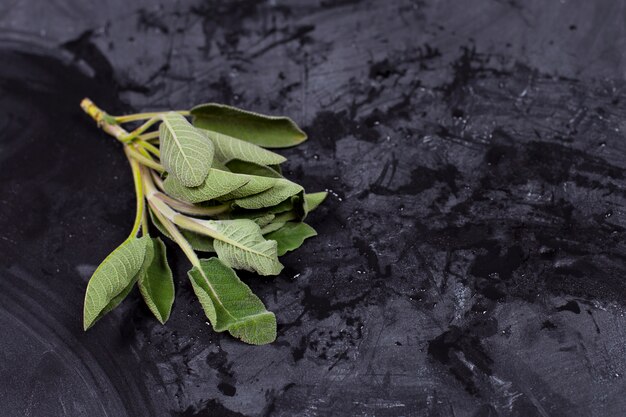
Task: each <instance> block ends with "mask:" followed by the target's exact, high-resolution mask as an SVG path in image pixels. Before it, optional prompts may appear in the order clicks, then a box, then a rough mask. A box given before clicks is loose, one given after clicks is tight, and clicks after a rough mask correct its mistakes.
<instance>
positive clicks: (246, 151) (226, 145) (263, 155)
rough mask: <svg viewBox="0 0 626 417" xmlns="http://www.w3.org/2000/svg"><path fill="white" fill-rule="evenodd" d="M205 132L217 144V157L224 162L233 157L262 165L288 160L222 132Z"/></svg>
mask: <svg viewBox="0 0 626 417" xmlns="http://www.w3.org/2000/svg"><path fill="white" fill-rule="evenodd" d="M204 132H205V133H206V134H207V136H208V137H209V139H210V140H211V141H212V142H213V144H214V145H215V154H216V155H217V158H218V159H219V160H220V161H223V162H224V163H228V162H229V161H231V160H233V159H240V160H242V161H247V162H254V163H257V164H261V165H274V164H282V163H283V162H285V161H286V160H287V159H286V158H285V157H284V156H282V155H279V154H277V153H274V152H272V151H268V150H267V149H263V148H261V147H260V146H256V145H253V144H252V143H248V142H245V141H243V140H239V139H235V138H233V137H231V136H227V135H223V134H221V133H217V132H211V131H210V130H205V131H204Z"/></svg>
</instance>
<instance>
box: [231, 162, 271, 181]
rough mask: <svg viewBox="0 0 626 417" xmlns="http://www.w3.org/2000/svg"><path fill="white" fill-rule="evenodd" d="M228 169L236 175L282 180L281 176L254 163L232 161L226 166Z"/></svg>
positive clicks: (268, 168) (264, 166) (266, 167)
mask: <svg viewBox="0 0 626 417" xmlns="http://www.w3.org/2000/svg"><path fill="white" fill-rule="evenodd" d="M226 166H227V167H228V169H229V170H230V171H232V172H236V173H238V174H248V175H258V176H261V177H271V178H282V175H281V174H280V173H279V172H278V171H276V170H274V169H273V168H270V167H268V166H266V165H259V164H255V163H254V162H248V161H242V160H240V159H233V160H232V161H228V163H227V164H226Z"/></svg>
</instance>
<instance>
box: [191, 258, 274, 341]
mask: <svg viewBox="0 0 626 417" xmlns="http://www.w3.org/2000/svg"><path fill="white" fill-rule="evenodd" d="M188 275H189V278H190V280H191V284H192V286H193V289H194V292H195V293H196V296H197V297H198V299H199V300H200V304H201V305H202V308H203V309H204V312H205V314H206V316H207V317H208V319H209V321H210V322H211V325H212V326H213V329H214V330H215V331H217V332H223V331H225V330H228V332H229V333H230V334H231V335H233V336H234V337H236V338H238V339H241V340H242V341H244V342H246V343H250V344H253V345H264V344H267V343H271V342H273V341H274V340H275V339H276V317H275V316H274V314H273V313H271V312H269V311H267V309H266V308H265V306H264V305H263V302H262V301H261V300H260V299H259V298H258V297H257V296H256V295H254V293H253V292H252V290H250V287H248V286H247V285H246V284H245V283H244V282H242V281H241V280H240V279H239V277H237V274H236V273H235V271H233V270H232V269H231V268H230V267H228V266H227V265H225V264H224V263H223V262H221V261H220V260H219V259H217V258H211V259H202V260H200V266H199V267H194V268H192V269H191V271H189V273H188Z"/></svg>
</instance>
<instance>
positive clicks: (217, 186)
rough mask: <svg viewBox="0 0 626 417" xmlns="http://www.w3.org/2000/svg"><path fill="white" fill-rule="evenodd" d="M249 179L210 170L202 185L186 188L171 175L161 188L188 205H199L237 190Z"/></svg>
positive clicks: (217, 170)
mask: <svg viewBox="0 0 626 417" xmlns="http://www.w3.org/2000/svg"><path fill="white" fill-rule="evenodd" d="M250 180H251V178H250V177H249V176H247V175H243V174H235V173H232V172H227V171H221V170H219V169H210V170H209V174H208V175H207V177H206V179H205V180H204V182H203V183H202V184H200V185H199V186H197V187H186V186H185V185H184V184H183V183H182V182H180V181H179V180H178V179H177V178H176V177H174V176H173V175H169V176H168V177H167V178H166V179H165V181H163V188H164V189H165V192H166V193H168V194H169V195H170V196H172V197H174V198H177V199H179V200H182V201H186V202H188V203H201V202H203V201H209V200H213V199H216V198H219V197H222V196H224V195H230V194H229V193H231V192H233V191H235V190H238V189H240V188H242V187H243V186H245V185H246V184H247V183H249V182H250Z"/></svg>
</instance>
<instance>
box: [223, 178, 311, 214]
mask: <svg viewBox="0 0 626 417" xmlns="http://www.w3.org/2000/svg"><path fill="white" fill-rule="evenodd" d="M301 191H303V188H302V186H300V185H298V184H296V183H294V182H291V181H289V180H286V179H284V178H278V179H276V183H274V185H273V186H272V188H270V189H268V190H266V191H263V192H261V193H258V194H254V195H251V196H249V197H244V198H239V199H237V200H235V204H237V206H239V207H241V208H244V209H260V208H264V207H272V206H275V205H277V204H279V203H281V202H283V201H285V200H286V199H288V198H289V197H291V196H294V195H296V194H298V193H299V192H301Z"/></svg>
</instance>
